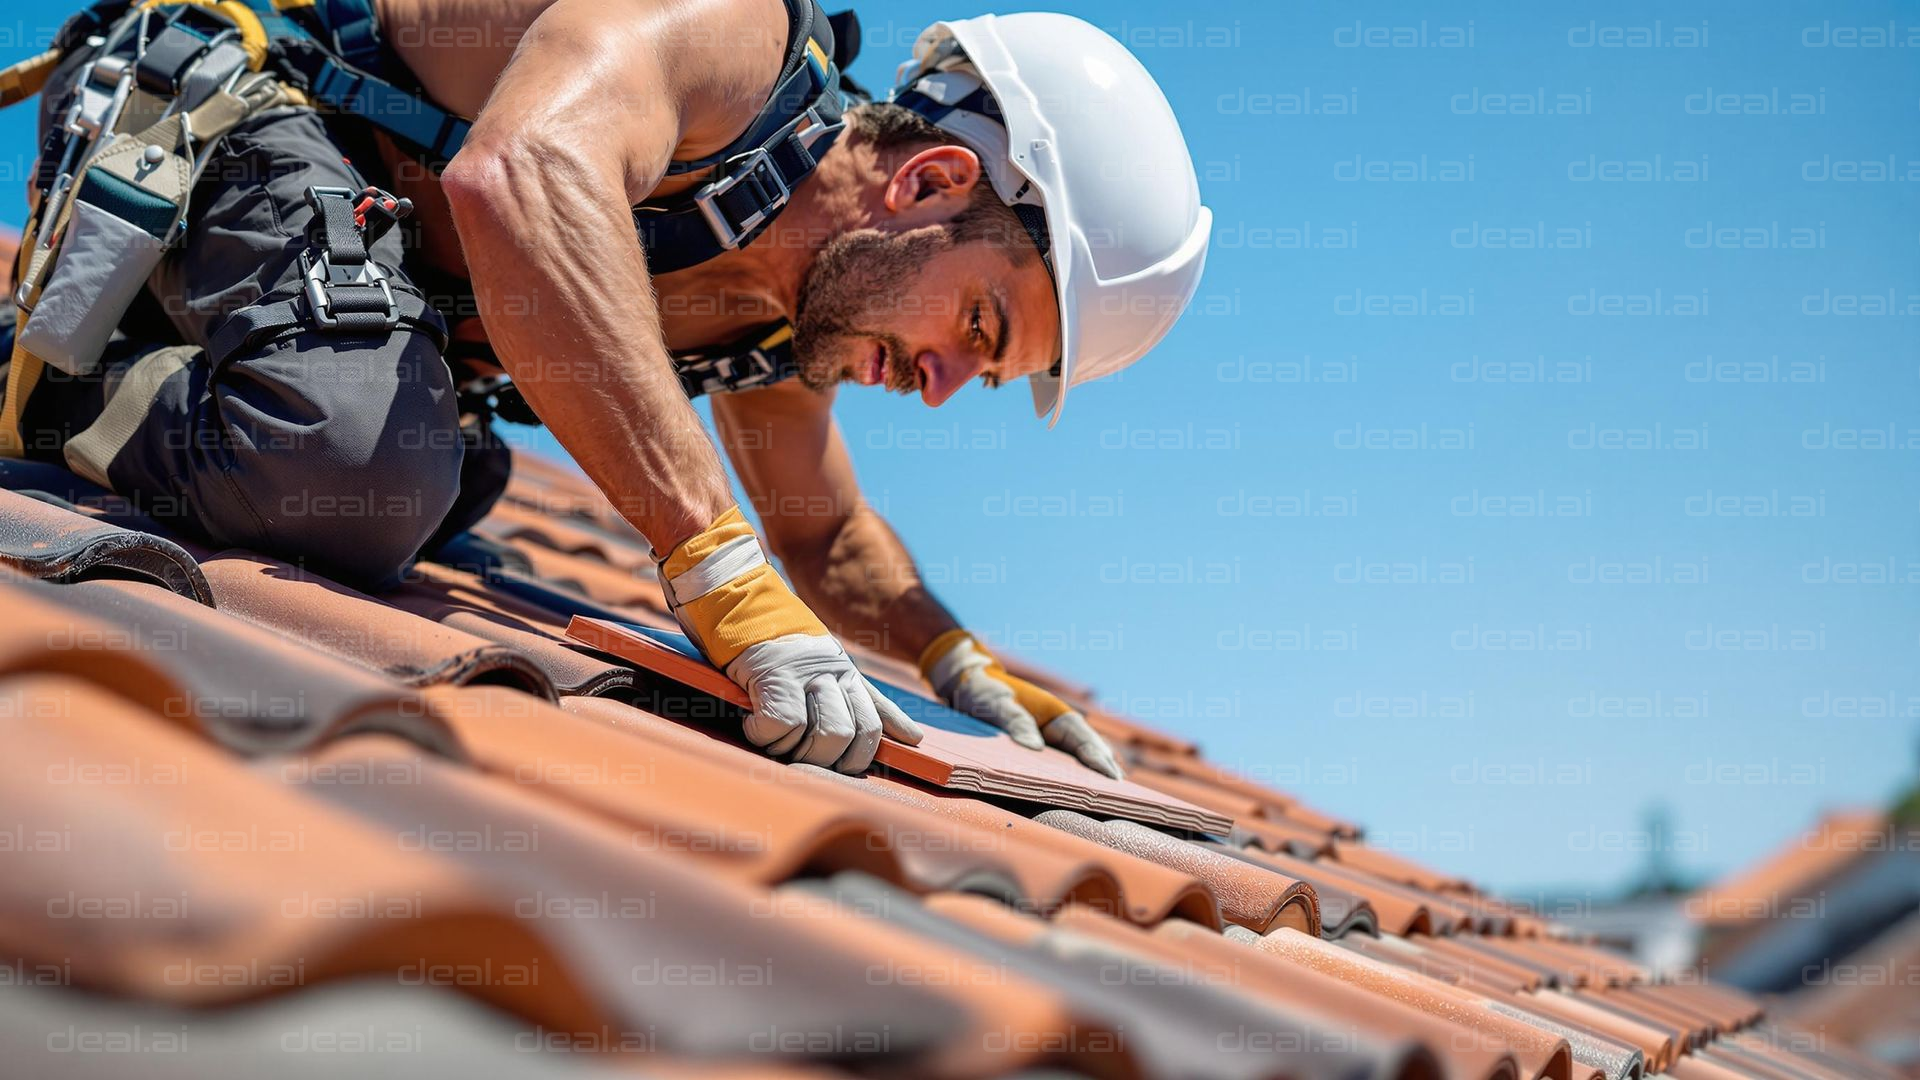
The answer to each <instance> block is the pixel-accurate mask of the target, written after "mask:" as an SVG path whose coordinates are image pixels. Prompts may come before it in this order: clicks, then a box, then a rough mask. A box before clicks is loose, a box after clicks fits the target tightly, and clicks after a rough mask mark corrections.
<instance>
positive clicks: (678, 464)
mask: <svg viewBox="0 0 1920 1080" xmlns="http://www.w3.org/2000/svg"><path fill="white" fill-rule="evenodd" d="M598 171H599V170H598V169H597V167H596V165H595V164H594V163H592V162H591V161H590V160H588V159H586V158H583V157H581V156H579V155H576V154H573V153H570V152H567V151H566V150H564V149H561V148H556V147H552V146H541V147H537V148H531V149H530V150H529V149H520V150H519V151H518V152H511V153H509V152H493V153H488V152H486V151H484V150H482V151H481V152H480V153H479V154H477V155H476V158H475V159H474V160H470V161H468V162H464V163H463V162H461V161H458V160H456V162H455V163H454V166H453V167H450V168H449V170H448V175H449V178H450V179H449V183H448V190H449V195H450V197H451V202H452V206H453V211H454V218H455V222H456V224H457V226H458V228H459V231H460V235H461V240H462V245H463V248H464V250H465V255H466V259H467V265H468V268H469V271H470V273H471V274H472V278H473V284H474V292H475V295H476V297H477V298H478V300H479V304H480V312H481V316H482V318H483V319H484V320H485V322H486V325H487V331H488V336H489V338H490V339H491V341H492V342H493V345H494V347H495V349H496V351H497V352H498V353H499V355H500V359H501V362H502V365H503V366H504V367H505V368H506V370H507V372H508V374H510V375H511V376H512V377H513V380H514V385H515V386H516V387H518V388H519V390H520V391H521V393H522V394H524V395H525V397H526V399H527V401H528V403H529V404H530V405H532V406H533V408H534V410H535V411H536V412H538V413H539V415H540V418H541V419H542V420H543V421H544V422H545V423H546V425H547V427H548V429H549V430H551V431H552V432H553V434H554V437H555V438H557V439H559V440H560V443H561V445H563V446H565V447H566V448H567V451H568V453H569V454H571V455H572V457H573V459H574V461H576V462H578V463H579V465H580V467H581V468H582V469H584V470H586V472H587V475H588V476H590V477H591V478H592V479H593V481H594V482H595V483H596V484H598V485H599V487H600V488H601V490H602V491H604V492H606V493H607V495H608V497H609V498H611V499H612V500H613V502H614V503H615V505H616V507H617V508H618V509H619V510H620V512H621V513H622V515H624V516H625V517H626V518H627V519H628V520H629V521H631V522H632V523H633V524H634V526H635V527H636V528H638V529H639V530H640V532H641V533H642V534H643V535H644V536H646V538H647V540H648V541H649V542H650V543H651V544H652V545H653V547H654V549H655V550H656V551H668V550H671V549H672V548H673V547H674V546H675V545H676V544H678V543H679V542H681V541H682V540H685V539H686V538H687V537H689V536H691V535H693V534H694V533H696V532H698V531H699V530H701V529H703V528H705V527H706V526H707V525H709V524H711V523H712V522H713V520H714V519H715V518H717V517H719V516H720V515H721V514H722V513H723V512H725V510H726V509H727V508H728V507H729V506H731V505H732V504H733V501H734V500H733V497H732V495H731V493H730V491H729V490H728V486H727V481H726V474H725V472H724V471H723V470H722V467H721V464H720V459H719V456H718V454H717V453H716V452H715V450H714V447H713V445H712V443H711V441H710V440H709V439H708V437H707V434H706V431H705V429H704V428H703V427H702V426H701V423H700V419H699V415H698V414H697V413H695V412H694V410H693V408H692V406H691V405H689V404H688V403H687V400H686V397H685V395H684V394H683V393H682V391H681V389H680V386H679V382H678V380H676V379H675V378H674V377H673V373H672V368H671V363H670V361H669V358H668V357H667V355H666V351H665V346H664V343H663V341H662V338H661V331H660V320H659V313H658V310H657V308H656V306H655V302H654V295H653V289H652V286H651V283H650V281H649V279H648V276H647V272H646V266H645V262H644V260H643V258H642V254H641V251H640V247H639V242H638V240H637V238H636V237H635V235H634V232H633V224H632V218H631V212H630V211H629V210H628V208H627V207H626V205H625V202H624V199H623V197H622V193H621V189H620V187H619V184H618V179H617V178H611V177H607V176H604V175H599V174H598Z"/></svg>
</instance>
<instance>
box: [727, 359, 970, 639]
mask: <svg viewBox="0 0 1920 1080" xmlns="http://www.w3.org/2000/svg"><path fill="white" fill-rule="evenodd" d="M713 415H714V420H715V422H716V425H717V426H718V428H719V430H720V438H721V442H722V443H723V444H724V445H726V447H727V450H728V453H729V455H730V456H731V457H732V458H733V462H734V467H735V468H736V469H737V470H738V471H739V474H740V479H741V482H742V483H743V484H744V485H745V486H746V489H747V494H748V496H749V498H751V499H752V501H753V504H754V506H755V507H756V508H758V510H759V511H760V519H761V524H762V526H763V531H764V533H765V535H766V538H767V543H768V545H769V546H770V547H772V548H773V552H774V554H775V555H776V556H778V557H779V558H780V560H781V561H782V562H784V563H786V565H787V571H788V574H789V575H790V576H791V577H792V579H793V584H794V590H795V591H796V592H798V593H799V594H800V597H801V599H803V600H805V601H806V602H807V606H809V607H811V608H812V609H813V610H814V611H815V612H817V613H819V615H820V617H821V618H822V619H823V620H825V622H826V623H827V625H828V626H830V627H832V628H833V631H834V632H835V633H836V634H838V635H840V637H842V638H843V639H846V640H849V641H853V642H857V643H859V644H861V645H864V646H866V647H867V648H870V649H873V650H875V651H876V652H882V653H886V654H888V655H890V656H895V657H899V658H900V659H902V660H905V661H906V662H907V663H909V664H911V663H913V662H915V661H916V660H918V659H919V656H920V653H921V651H922V650H924V649H925V648H926V647H927V645H928V644H929V643H931V642H932V641H933V639H934V638H936V637H939V636H940V635H941V634H942V633H944V632H946V631H948V630H951V629H953V628H954V627H956V626H958V625H959V624H958V623H957V622H956V621H955V620H954V617H953V615H952V614H951V613H949V612H948V611H947V609H946V608H945V607H944V606H942V605H941V603H940V601H939V600H937V599H935V598H934V596H933V594H932V593H931V592H929V591H928V590H927V587H926V584H925V583H924V582H923V581H921V579H920V571H919V570H918V569H916V568H915V566H914V564H913V556H911V555H909V554H908V553H907V549H906V546H905V545H904V544H902V543H901V542H900V538H899V537H898V536H896V535H895V534H894V531H893V529H892V528H891V527H889V526H888V525H887V523H886V520H885V519H883V518H882V517H881V516H880V515H879V514H878V513H876V512H875V511H874V510H873V508H872V507H870V506H868V505H867V503H866V501H865V499H863V498H862V497H861V495H860V483H859V481H858V479H856V478H855V476H854V473H853V460H852V459H851V458H850V457H849V456H848V455H847V448H846V444H845V443H844V442H842V441H841V438H840V429H839V427H838V425H836V424H835V423H834V422H833V412H832V399H831V398H830V397H827V396H823V395H819V394H815V393H813V392H811V391H809V390H806V389H804V388H802V387H800V386H797V385H794V384H791V383H788V384H783V385H780V386H775V387H771V388H768V389H765V390H755V391H750V392H747V393H741V394H722V395H720V396H718V397H716V398H714V406H713Z"/></svg>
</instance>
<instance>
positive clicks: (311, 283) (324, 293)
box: [300, 186, 400, 331]
mask: <svg viewBox="0 0 1920 1080" xmlns="http://www.w3.org/2000/svg"><path fill="white" fill-rule="evenodd" d="M358 194H360V193H359V192H356V191H354V190H353V189H352V188H344V187H318V186H316V187H310V188H308V189H307V204H308V205H309V206H312V207H313V208H314V209H315V210H316V211H318V210H319V209H320V200H321V199H342V200H345V201H346V203H347V204H348V205H349V206H351V205H353V199H354V197H355V196H356V195H358ZM363 231H364V226H363ZM315 247H318V245H313V246H309V247H308V248H307V250H305V251H302V252H301V253H300V276H301V277H302V278H304V279H305V282H306V284H305V290H304V291H305V293H306V297H307V310H308V311H310V312H312V314H313V319H314V321H315V322H317V323H319V324H320V325H321V326H323V327H326V328H327V329H334V328H336V327H338V326H340V324H341V318H340V316H341V315H342V314H347V315H377V316H379V318H380V319H381V325H380V327H379V328H380V329H382V330H396V329H398V328H399V326H400V305H399V304H398V303H397V302H396V301H395V299H394V296H393V285H392V284H391V283H390V282H389V281H388V280H387V272H386V271H385V270H383V269H381V268H380V264H378V263H376V262H374V261H373V259H372V258H371V257H369V258H368V259H367V260H366V261H365V262H362V263H360V264H359V265H357V266H339V265H336V264H335V263H334V261H333V258H332V253H331V252H330V251H328V250H326V249H325V248H320V249H319V253H318V255H317V256H316V255H315ZM342 288H348V289H372V288H378V289H379V290H380V298H381V301H382V303H383V304H384V305H385V309H384V310H383V311H378V312H374V311H348V312H336V311H335V310H334V308H335V304H334V297H333V294H334V290H336V289H342ZM352 329H353V330H355V331H359V330H361V329H362V327H360V326H354V327H352ZM368 329H370V328H368Z"/></svg>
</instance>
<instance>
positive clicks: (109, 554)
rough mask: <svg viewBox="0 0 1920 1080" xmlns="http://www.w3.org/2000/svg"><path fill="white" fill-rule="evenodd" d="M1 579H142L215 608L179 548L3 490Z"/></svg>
mask: <svg viewBox="0 0 1920 1080" xmlns="http://www.w3.org/2000/svg"><path fill="white" fill-rule="evenodd" d="M0 573H4V574H7V575H17V576H19V577H25V578H37V579H39V580H42V581H53V582H59V583H61V584H66V583H69V582H75V581H92V580H95V579H98V578H128V577H131V578H137V579H139V580H142V581H148V582H152V583H153V584H155V585H158V586H160V587H161V588H163V589H166V590H168V591H169V592H175V593H179V594H180V595H181V596H185V597H188V598H190V599H192V600H194V601H195V602H197V603H201V604H212V603H213V596H212V594H211V593H210V592H209V591H208V590H207V580H206V578H205V577H203V576H201V573H200V568H199V567H198V566H196V565H194V561H193V556H191V555H189V554H187V552H186V550H185V549H183V548H182V547H181V546H180V545H179V544H176V543H174V542H173V541H171V540H166V539H163V538H161V537H158V536H154V535H152V534H151V533H144V532H135V531H134V530H131V529H123V528H120V527H119V526H118V525H109V524H107V523H106V522H104V521H96V520H94V519H92V518H90V517H87V516H85V515H84V514H76V513H74V512H73V511H71V510H68V509H65V508H64V507H59V506H55V505H53V504H52V503H49V502H43V501H41V500H39V499H35V498H32V497H31V496H27V495H22V494H20V493H19V492H15V491H3V490H0Z"/></svg>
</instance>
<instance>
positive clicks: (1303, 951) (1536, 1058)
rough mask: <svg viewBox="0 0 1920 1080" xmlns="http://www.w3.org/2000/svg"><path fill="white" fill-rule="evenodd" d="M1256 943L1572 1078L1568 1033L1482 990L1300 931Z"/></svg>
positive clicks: (1524, 1068)
mask: <svg viewBox="0 0 1920 1080" xmlns="http://www.w3.org/2000/svg"><path fill="white" fill-rule="evenodd" d="M1256 947H1257V948H1259V949H1261V950H1263V951H1265V952H1269V953H1272V954H1273V955H1275V956H1278V957H1281V958H1283V959H1285V960H1288V961H1290V962H1293V963H1296V964H1299V965H1301V966H1303V967H1308V968H1311V969H1313V970H1315V971H1319V972H1321V973H1322V974H1326V975H1330V976H1332V977H1334V978H1337V979H1340V980H1342V981H1344V982H1348V983H1351V984H1353V985H1355V986H1361V987H1365V988H1367V989H1370V990H1372V991H1373V992H1375V993H1378V994H1382V995H1385V996H1389V997H1392V998H1394V999H1395V1000H1397V1001H1400V1002H1402V1003H1404V1004H1406V1005H1409V1006H1411V1007H1413V1008H1415V1009H1418V1010H1420V1011H1422V1012H1425V1013H1427V1014H1429V1015H1431V1016H1437V1017H1441V1018H1443V1019H1446V1020H1448V1021H1449V1022H1451V1023H1455V1024H1459V1025H1461V1026H1463V1027H1465V1028H1466V1029H1468V1030H1469V1031H1472V1032H1474V1034H1475V1036H1476V1037H1477V1038H1478V1039H1480V1040H1483V1041H1484V1042H1485V1043H1486V1045H1489V1046H1499V1047H1503V1048H1506V1049H1508V1050H1510V1051H1511V1052H1512V1053H1513V1055H1514V1059H1515V1060H1516V1061H1517V1062H1518V1063H1519V1065H1520V1074H1521V1076H1523V1077H1535V1078H1540V1077H1544V1078H1546V1080H1572V1077H1573V1075H1574V1062H1573V1055H1572V1051H1571V1050H1570V1049H1569V1048H1568V1046H1567V1042H1566V1040H1565V1039H1562V1038H1561V1037H1559V1036H1558V1035H1555V1034H1552V1033H1550V1032H1545V1031H1542V1030H1541V1029H1539V1028H1536V1027H1533V1026H1531V1025H1529V1024H1527V1023H1525V1022H1523V1021H1520V1020H1516V1019H1514V1018H1513V1017H1510V1016H1504V1015H1501V1014H1500V1013H1497V1012H1495V1011H1493V1010H1492V1009H1490V1008H1487V1006H1486V1005H1485V1004H1484V1000H1485V999H1483V998H1481V997H1480V995H1477V994H1473V993H1470V992H1467V991H1463V990H1459V989H1457V988H1455V987H1452V986H1448V985H1446V984H1445V983H1442V982H1439V981H1438V980H1435V979H1429V978H1426V977H1425V976H1421V975H1415V974H1413V973H1412V972H1409V971H1404V970H1401V969H1399V968H1395V967H1392V966H1390V965H1387V964H1383V963H1380V962H1379V961H1377V960H1372V959H1369V958H1367V957H1364V956H1359V955H1357V954H1355V953H1352V952H1349V951H1347V950H1345V949H1342V948H1340V947H1339V946H1337V945H1333V944H1329V943H1328V942H1324V941H1321V940H1320V939H1318V938H1314V937H1309V936H1308V935H1306V934H1302V933H1299V932H1297V931H1291V930H1280V931H1276V932H1274V933H1271V934H1266V935H1263V936H1262V937H1261V938H1260V940H1259V942H1258V944H1257V946H1256Z"/></svg>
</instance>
